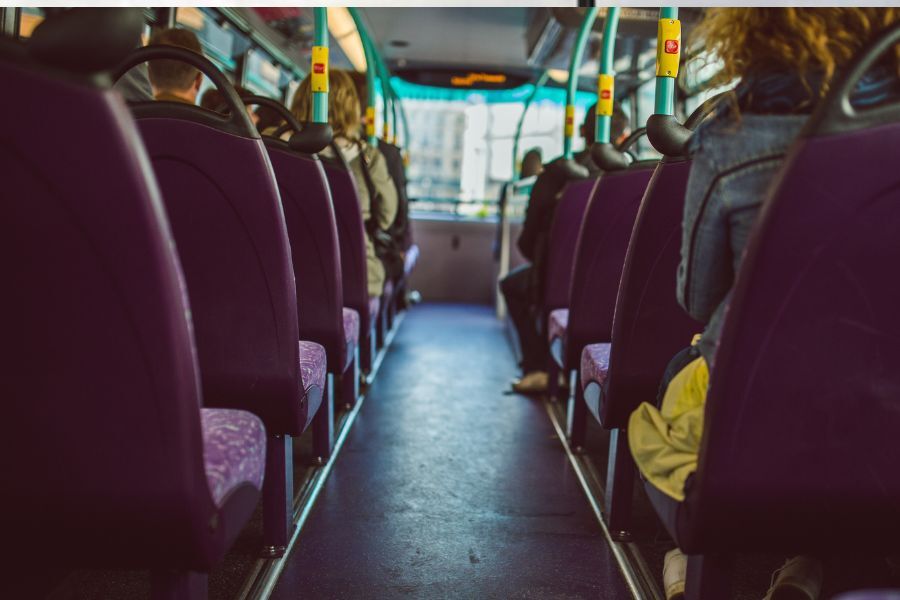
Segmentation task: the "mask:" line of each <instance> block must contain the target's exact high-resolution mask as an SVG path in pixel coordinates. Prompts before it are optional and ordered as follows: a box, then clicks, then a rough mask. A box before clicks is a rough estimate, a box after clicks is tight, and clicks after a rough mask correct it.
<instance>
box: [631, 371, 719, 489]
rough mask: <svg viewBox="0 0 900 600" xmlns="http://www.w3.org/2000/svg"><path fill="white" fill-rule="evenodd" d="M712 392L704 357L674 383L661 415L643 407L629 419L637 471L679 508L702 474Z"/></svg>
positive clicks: (680, 372)
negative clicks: (693, 478) (691, 480)
mask: <svg viewBox="0 0 900 600" xmlns="http://www.w3.org/2000/svg"><path fill="white" fill-rule="evenodd" d="M708 387H709V369H708V367H707V366H706V361H705V360H704V359H703V358H702V357H701V358H698V359H696V360H694V361H692V362H690V363H688V364H687V366H685V367H684V368H683V369H682V370H681V371H679V372H678V374H677V375H675V377H673V378H672V381H670V382H669V385H668V387H667V388H666V393H665V395H664V396H663V401H662V407H661V408H660V409H659V410H657V408H656V407H655V406H653V405H652V404H649V403H647V402H643V403H641V405H640V406H639V407H638V408H637V410H635V411H634V412H633V413H631V417H630V418H629V419H628V446H629V448H630V449H631V455H632V456H633V457H634V462H635V463H637V467H638V469H639V470H640V472H641V473H642V474H643V476H644V477H645V478H646V479H647V480H648V481H649V482H650V483H652V484H653V485H654V486H655V487H657V488H659V490H660V491H662V492H664V493H665V494H667V495H668V496H671V497H672V498H674V499H675V500H678V501H679V502H680V501H682V500H684V482H685V481H686V480H687V477H688V475H690V474H691V473H693V472H694V471H695V470H697V454H698V453H699V452H700V437H701V436H702V434H703V405H704V402H705V401H706V390H707V388H708Z"/></svg>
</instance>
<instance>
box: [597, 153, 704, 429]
mask: <svg viewBox="0 0 900 600" xmlns="http://www.w3.org/2000/svg"><path fill="white" fill-rule="evenodd" d="M690 169H691V163H690V161H687V160H683V159H671V158H664V159H663V160H662V161H661V162H660V163H659V165H658V166H657V167H656V169H655V170H654V172H653V176H652V177H651V178H650V183H649V184H648V185H647V190H646V192H644V197H643V199H642V200H641V205H640V208H639V209H638V214H637V218H636V219H635V222H634V230H633V231H632V233H631V239H630V241H629V242H628V251H627V252H626V254H625V266H624V269H623V271H622V280H621V283H620V284H619V292H618V297H617V298H616V308H615V318H614V319H613V327H612V338H611V340H612V347H611V351H610V357H609V362H610V366H609V374H608V376H607V378H606V381H605V382H604V388H605V389H604V393H603V394H602V396H601V403H600V411H599V415H598V416H599V418H600V422H601V423H602V424H603V425H604V426H605V427H607V428H614V427H625V424H626V422H627V420H628V416H629V415H630V414H631V412H632V411H633V410H634V409H635V408H637V405H638V404H640V403H641V402H643V401H647V400H652V399H653V398H655V397H656V394H657V391H658V389H659V384H660V379H661V377H662V373H663V371H664V370H665V368H666V365H667V364H668V362H669V360H670V359H671V358H672V356H674V355H675V353H677V352H678V351H679V350H681V349H682V348H684V347H685V346H687V345H688V343H689V342H690V340H691V336H692V334H694V333H699V332H701V331H703V325H701V324H700V323H698V322H696V321H694V320H693V319H692V318H691V317H690V316H689V315H688V314H687V313H686V312H684V310H683V309H682V308H681V307H680V306H679V305H678V301H677V300H676V297H675V273H676V271H677V269H678V262H679V260H680V256H681V255H680V250H681V220H682V216H683V213H684V195H685V190H686V188H687V181H688V174H689V173H690Z"/></svg>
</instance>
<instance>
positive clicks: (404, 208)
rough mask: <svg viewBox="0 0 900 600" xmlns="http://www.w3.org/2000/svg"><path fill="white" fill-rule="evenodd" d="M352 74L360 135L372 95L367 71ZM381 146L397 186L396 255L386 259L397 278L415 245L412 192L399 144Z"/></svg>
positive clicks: (390, 272) (391, 230)
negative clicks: (411, 224)
mask: <svg viewBox="0 0 900 600" xmlns="http://www.w3.org/2000/svg"><path fill="white" fill-rule="evenodd" d="M350 77H351V78H352V79H353V84H354V85H355V86H356V95H357V97H358V98H359V106H360V119H361V121H360V127H361V131H360V135H361V136H363V137H365V126H366V107H367V105H368V98H369V95H368V94H369V92H368V82H367V81H366V76H365V75H364V74H363V73H358V72H356V71H352V72H350ZM378 149H379V150H381V154H382V155H383V156H384V159H385V161H386V162H387V169H388V173H390V175H391V179H393V180H394V186H395V187H396V188H397V216H396V218H395V219H394V222H393V224H391V226H390V228H389V229H388V232H389V233H390V234H391V238H392V239H393V241H394V244H393V246H394V247H393V248H392V249H391V251H390V254H391V255H392V256H391V257H389V258H387V259H386V260H385V267H386V268H387V270H388V276H390V277H391V279H393V280H395V281H396V280H397V279H398V278H400V277H401V276H402V275H403V269H404V263H405V254H406V250H407V249H408V248H409V247H410V246H411V245H412V230H411V228H410V225H409V223H410V221H409V196H408V194H407V191H406V182H407V180H406V164H405V163H404V161H403V154H402V152H401V151H400V148H399V147H398V146H395V145H394V144H390V143H388V142H385V141H384V140H382V141H381V142H379V143H378ZM382 258H384V257H382Z"/></svg>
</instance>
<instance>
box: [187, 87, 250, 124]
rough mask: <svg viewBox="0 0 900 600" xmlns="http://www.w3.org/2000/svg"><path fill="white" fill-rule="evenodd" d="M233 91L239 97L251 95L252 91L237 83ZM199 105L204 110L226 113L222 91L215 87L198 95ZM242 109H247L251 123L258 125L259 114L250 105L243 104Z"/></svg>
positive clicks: (226, 107)
mask: <svg viewBox="0 0 900 600" xmlns="http://www.w3.org/2000/svg"><path fill="white" fill-rule="evenodd" d="M234 91H236V92H237V95H238V96H240V97H241V98H246V97H247V96H252V95H253V92H251V91H250V90H248V89H246V88H243V87H241V86H239V85H236V86H234ZM200 106H201V107H202V108H205V109H206V110H211V111H213V112H217V113H222V114H224V115H227V114H228V106H227V105H226V104H225V98H224V97H223V96H222V92H220V91H219V90H217V89H216V88H209V89H208V90H206V91H205V92H203V95H202V96H200ZM244 109H245V110H246V111H247V116H248V117H250V120H251V121H253V125H254V126H256V127H259V115H258V114H257V111H256V110H254V109H253V107H252V106H245V107H244Z"/></svg>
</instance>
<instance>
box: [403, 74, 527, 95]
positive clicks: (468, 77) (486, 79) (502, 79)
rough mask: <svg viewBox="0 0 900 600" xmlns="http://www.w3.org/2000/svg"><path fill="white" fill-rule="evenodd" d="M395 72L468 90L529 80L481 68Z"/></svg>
mask: <svg viewBox="0 0 900 600" xmlns="http://www.w3.org/2000/svg"><path fill="white" fill-rule="evenodd" d="M396 74H397V75H399V76H400V77H401V78H402V79H404V80H406V81H408V82H410V83H416V84H419V85H430V86H434V87H443V88H461V89H470V90H506V89H512V88H516V87H519V86H521V85H524V84H525V83H528V81H529V80H530V78H529V77H528V76H527V75H521V74H514V73H508V72H503V71H491V70H482V69H465V70H456V69H398V70H397V71H396Z"/></svg>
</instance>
